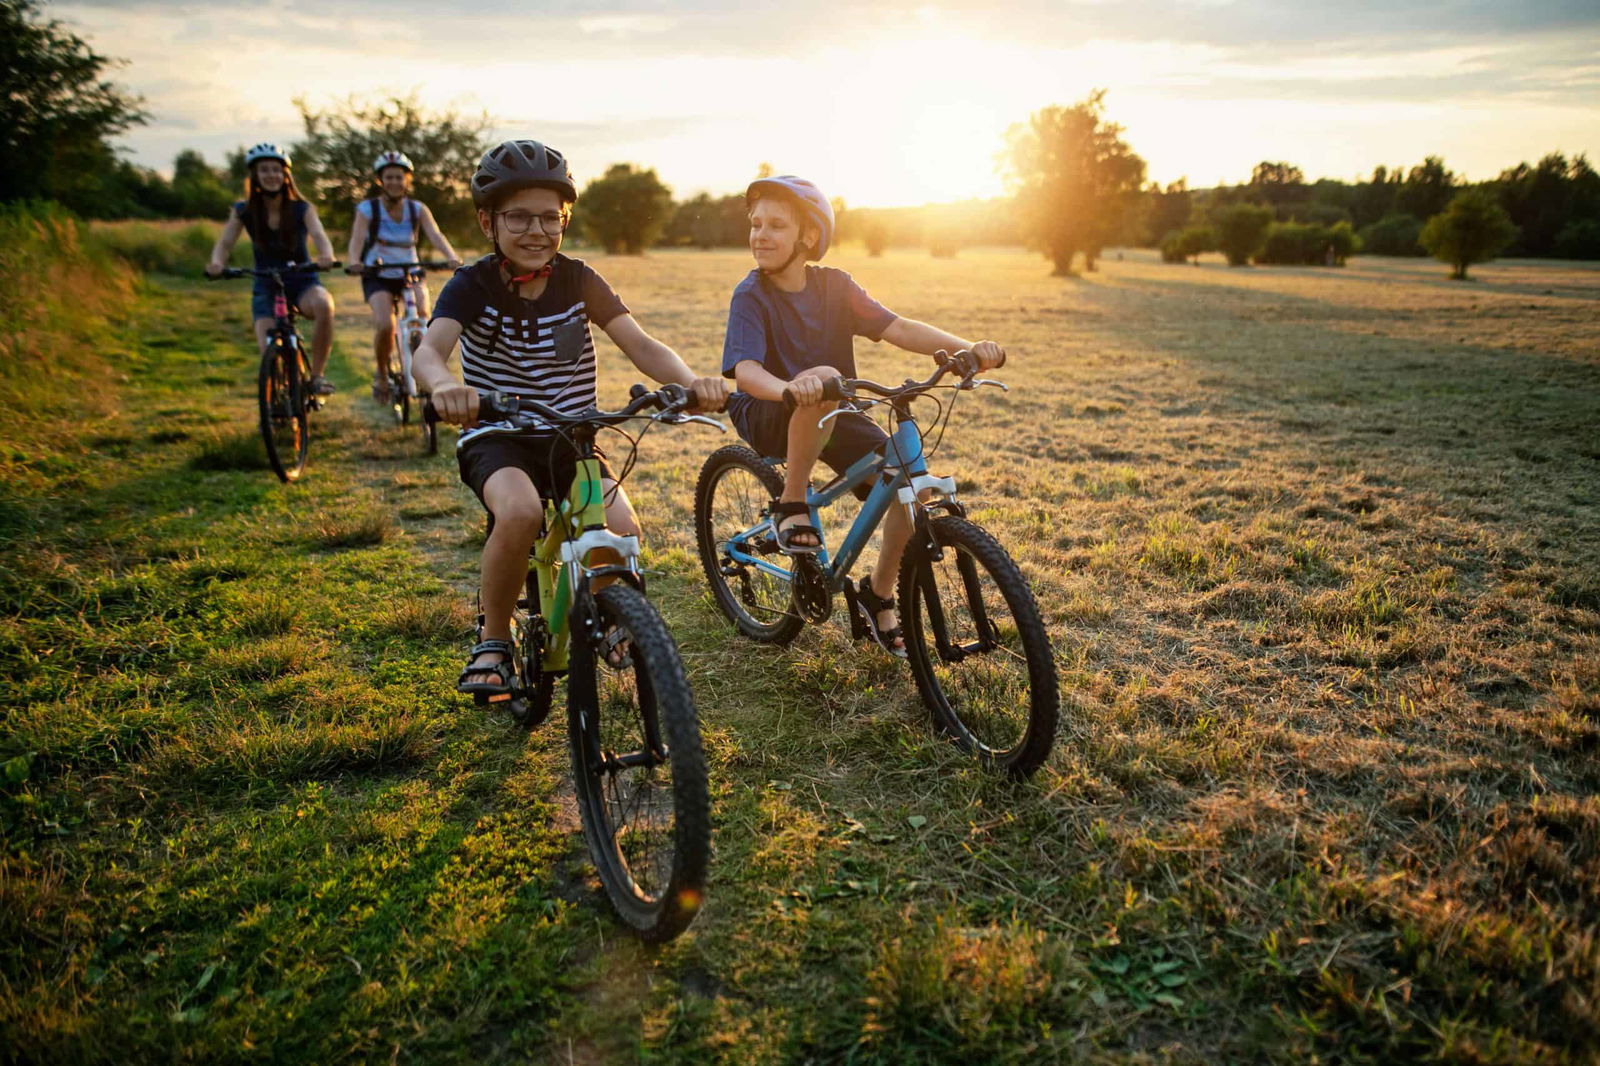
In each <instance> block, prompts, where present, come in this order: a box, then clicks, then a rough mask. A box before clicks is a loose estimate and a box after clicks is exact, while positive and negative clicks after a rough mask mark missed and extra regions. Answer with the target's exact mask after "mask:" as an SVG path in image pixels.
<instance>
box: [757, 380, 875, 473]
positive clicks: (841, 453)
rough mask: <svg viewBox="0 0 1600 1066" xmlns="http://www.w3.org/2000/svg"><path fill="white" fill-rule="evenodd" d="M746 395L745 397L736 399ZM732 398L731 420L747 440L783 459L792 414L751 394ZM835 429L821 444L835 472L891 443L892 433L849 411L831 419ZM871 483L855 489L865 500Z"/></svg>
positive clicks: (824, 458)
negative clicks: (824, 442)
mask: <svg viewBox="0 0 1600 1066" xmlns="http://www.w3.org/2000/svg"><path fill="white" fill-rule="evenodd" d="M741 395H743V396H744V398H743V400H738V399H735V398H734V397H739V396H741ZM734 397H730V398H729V402H728V419H729V421H731V422H732V423H733V428H734V429H735V430H737V431H738V433H739V436H741V437H743V438H744V440H745V443H747V444H749V445H750V447H752V448H754V449H755V450H756V451H757V452H759V453H760V454H761V455H762V456H764V457H766V458H769V459H783V458H786V457H787V456H788V454H789V416H790V415H791V414H792V413H793V412H792V411H790V410H789V408H787V407H785V406H784V405H783V404H781V403H776V402H774V401H772V400H758V399H756V398H755V397H754V396H750V395H748V394H741V393H734ZM828 425H829V426H831V427H832V431H831V432H830V433H829V435H828V442H827V443H826V444H824V445H823V446H822V457H821V458H822V461H823V462H825V463H827V464H828V466H829V467H830V468H831V469H832V470H833V472H834V473H835V474H842V473H844V472H845V471H846V470H848V469H850V464H851V463H853V462H855V461H856V460H858V459H860V458H861V457H862V456H863V455H868V454H870V453H872V452H875V451H879V450H880V449H882V448H883V446H884V445H885V444H886V443H888V441H889V435H888V434H887V433H885V432H884V431H883V430H882V429H880V428H879V426H878V424H877V423H876V422H874V421H873V420H872V419H870V418H868V417H867V416H866V415H864V414H861V413H859V412H857V411H847V412H845V413H844V414H842V415H839V416H838V417H837V418H834V419H832V420H830V421H829V422H828ZM870 487H871V486H870V484H869V485H866V486H862V487H860V488H857V489H856V490H855V492H856V495H857V496H859V497H860V498H862V499H866V493H867V491H868V490H869V489H870Z"/></svg>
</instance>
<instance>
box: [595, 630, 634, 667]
mask: <svg viewBox="0 0 1600 1066" xmlns="http://www.w3.org/2000/svg"><path fill="white" fill-rule="evenodd" d="M632 639H633V634H632V633H629V632H628V629H627V627H626V626H622V625H615V626H612V627H611V628H610V629H608V630H606V635H605V636H603V637H601V638H600V658H601V660H602V661H603V662H604V663H605V664H606V665H607V666H609V667H611V669H613V670H626V669H628V667H630V666H632V665H633V657H632V656H631V655H630V654H629V652H630V651H632V647H633V646H632V645H631V644H629V643H628V642H629V641H631V640H632Z"/></svg>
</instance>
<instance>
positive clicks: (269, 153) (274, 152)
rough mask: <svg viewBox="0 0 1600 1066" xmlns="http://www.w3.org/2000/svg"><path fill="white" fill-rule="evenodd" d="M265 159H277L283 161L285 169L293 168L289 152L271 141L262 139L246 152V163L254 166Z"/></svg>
mask: <svg viewBox="0 0 1600 1066" xmlns="http://www.w3.org/2000/svg"><path fill="white" fill-rule="evenodd" d="M263 159H276V160H277V161H278V162H280V163H282V164H283V166H284V169H285V170H289V169H292V168H293V167H294V164H293V163H291V162H289V153H288V152H285V151H284V150H283V149H282V148H279V147H278V146H277V145H275V144H272V143H271V142H269V141H262V142H261V143H260V144H258V145H256V146H255V147H254V148H252V149H250V150H249V151H248V152H246V153H245V154H244V165H245V166H247V167H248V166H253V165H255V164H256V163H259V162H261V161H262V160H263Z"/></svg>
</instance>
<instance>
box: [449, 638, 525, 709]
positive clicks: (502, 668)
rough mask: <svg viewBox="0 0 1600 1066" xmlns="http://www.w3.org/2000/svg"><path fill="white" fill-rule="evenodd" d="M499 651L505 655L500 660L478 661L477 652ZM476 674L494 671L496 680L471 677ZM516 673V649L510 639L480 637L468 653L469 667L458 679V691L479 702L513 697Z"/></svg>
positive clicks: (478, 654)
mask: <svg viewBox="0 0 1600 1066" xmlns="http://www.w3.org/2000/svg"><path fill="white" fill-rule="evenodd" d="M489 652H499V653H500V654H502V655H504V656H505V658H504V659H501V660H500V661H499V662H497V663H479V662H478V661H477V659H478V656H480V655H484V654H487V653H489ZM473 674H493V675H494V676H495V677H496V678H497V679H498V680H495V681H468V680H467V678H469V677H471V676H472V675H473ZM516 676H517V649H516V645H514V644H512V643H511V642H510V641H509V640H480V641H478V643H476V644H474V645H473V646H472V651H470V652H468V653H467V666H466V669H464V670H462V671H461V676H460V677H459V678H457V679H456V691H457V692H464V693H466V694H467V695H469V696H471V697H472V698H473V699H474V700H476V701H477V702H478V703H499V702H500V701H501V700H505V699H510V698H511V683H512V681H513V680H514V679H515V678H516Z"/></svg>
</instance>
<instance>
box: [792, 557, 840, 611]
mask: <svg viewBox="0 0 1600 1066" xmlns="http://www.w3.org/2000/svg"><path fill="white" fill-rule="evenodd" d="M792 581H793V588H792V594H793V596H794V609H795V610H796V611H797V612H799V614H800V617H801V618H804V619H805V620H806V621H808V622H826V621H827V620H828V618H829V617H830V616H831V615H832V614H833V589H832V588H830V587H829V585H828V575H827V574H825V573H823V570H822V566H821V564H819V563H818V562H817V559H816V556H814V555H796V556H795V557H794V569H793V571H792Z"/></svg>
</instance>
